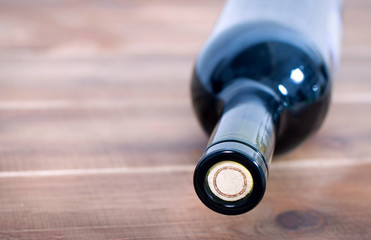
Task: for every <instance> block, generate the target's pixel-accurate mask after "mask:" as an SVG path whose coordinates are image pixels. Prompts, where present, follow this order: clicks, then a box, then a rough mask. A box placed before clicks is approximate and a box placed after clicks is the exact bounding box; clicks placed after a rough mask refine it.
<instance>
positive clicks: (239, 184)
mask: <svg viewBox="0 0 371 240" xmlns="http://www.w3.org/2000/svg"><path fill="white" fill-rule="evenodd" d="M207 183H208V185H209V188H210V190H211V192H212V193H213V194H214V195H215V196H216V197H218V198H220V199H222V200H224V201H228V202H234V201H238V200H241V199H243V198H244V197H246V196H247V195H248V194H249V193H250V192H251V190H252V188H253V179H252V176H251V173H250V171H249V170H247V169H246V168H245V167H244V166H243V165H241V164H239V163H237V162H233V161H223V162H219V163H217V164H215V165H214V166H212V167H211V168H210V170H209V172H208V174H207Z"/></svg>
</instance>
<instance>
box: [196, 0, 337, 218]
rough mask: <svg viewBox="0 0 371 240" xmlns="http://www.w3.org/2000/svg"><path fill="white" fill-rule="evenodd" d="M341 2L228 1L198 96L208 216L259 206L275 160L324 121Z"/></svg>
mask: <svg viewBox="0 0 371 240" xmlns="http://www.w3.org/2000/svg"><path fill="white" fill-rule="evenodd" d="M341 5H342V3H341V1H336V0H327V1H322V0H321V1H320V0H301V1H297V0H280V1H268V0H230V1H227V3H226V4H225V6H224V9H223V12H222V14H221V16H220V18H219V21H218V23H217V24H216V27H215V28H214V31H213V32H212V33H211V35H210V37H209V39H208V40H207V42H206V44H205V45H204V47H203V49H202V51H201V53H200V54H199V56H198V58H197V61H196V64H195V67H194V72H193V77H192V84H191V91H192V102H193V106H194V110H195V113H196V115H197V117H198V120H199V122H200V123H201V125H202V127H203V128H204V130H205V131H206V132H207V133H209V134H211V136H210V141H209V143H208V145H207V147H206V149H205V151H204V152H203V153H202V156H201V159H200V161H199V163H198V165H197V167H196V169H195V172H194V187H195V190H196V193H197V195H198V196H199V198H200V199H201V201H202V202H203V203H204V204H205V205H206V206H207V207H209V208H210V209H212V210H214V211H216V212H219V213H222V214H227V215H236V214H241V213H245V212H247V211H249V210H251V209H253V208H254V207H255V206H256V205H257V204H258V203H259V202H260V201H261V199H262V198H263V195H264V193H265V189H266V184H267V177H268V174H269V166H270V163H271V159H272V156H273V153H275V152H285V151H288V150H290V149H292V148H294V147H296V146H298V145H299V144H300V143H302V142H303V141H304V140H305V139H306V138H308V136H310V135H311V134H313V133H314V132H315V131H316V130H317V129H318V128H319V127H320V126H321V124H322V122H323V120H324V118H325V116H326V113H327V110H328V108H329V104H330V98H331V78H332V73H333V69H334V66H335V65H336V64H337V59H338V52H339V50H338V48H339V39H340V37H339V36H340V31H341V28H340V25H341V23H340V14H339V13H340V10H341Z"/></svg>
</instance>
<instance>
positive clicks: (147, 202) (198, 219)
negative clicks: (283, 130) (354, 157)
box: [0, 163, 371, 240]
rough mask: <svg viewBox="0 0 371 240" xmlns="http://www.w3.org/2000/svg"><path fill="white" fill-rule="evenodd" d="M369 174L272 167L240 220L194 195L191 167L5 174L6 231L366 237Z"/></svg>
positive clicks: (354, 169) (28, 235)
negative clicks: (258, 197)
mask: <svg viewBox="0 0 371 240" xmlns="http://www.w3.org/2000/svg"><path fill="white" fill-rule="evenodd" d="M370 171H371V165H370V164H365V165H352V164H349V165H344V166H342V165H338V166H331V167H323V166H321V165H320V164H319V165H312V166H311V167H308V166H304V167H300V164H299V165H290V163H283V164H281V165H280V164H273V168H272V171H271V176H270V181H269V185H268V189H267V193H266V196H265V198H264V200H263V202H262V203H261V204H260V205H259V206H258V207H257V208H256V209H254V210H253V211H252V212H250V213H248V214H245V215H240V216H235V217H228V216H222V215H219V214H216V213H213V212H212V211H210V210H208V209H207V208H206V207H204V206H202V204H201V202H200V201H199V200H198V199H197V197H196V196H195V194H194V192H193V187H192V181H191V180H192V171H189V170H185V171H178V172H174V171H171V172H169V171H163V172H158V173H152V174H149V173H127V174H110V175H84V174H82V175H76V176H69V177H68V176H65V177H15V178H4V177H0V186H1V192H0V212H1V215H0V236H1V237H2V238H5V239H7V238H13V239H56V238H69V239H115V238H119V239H148V238H155V239H195V238H197V239H198V238H200V239H244V238H249V239H250V238H252V239H310V238H314V237H316V238H318V237H319V238H326V239H347V240H348V239H368V238H370V237H371V235H370V231H369V229H370V226H371V225H370V224H371V219H370V214H371V210H370V209H371V208H370V207H369V206H370V205H369V204H370V200H371V199H370V198H371V195H370V192H371V187H370V184H367V182H366V181H365V179H368V176H369V172H370ZM355 196H356V197H355ZM345 209H346V211H344V210H345Z"/></svg>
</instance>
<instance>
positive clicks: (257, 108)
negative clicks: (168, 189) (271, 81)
mask: <svg viewBox="0 0 371 240" xmlns="http://www.w3.org/2000/svg"><path fill="white" fill-rule="evenodd" d="M220 97H221V98H222V99H223V100H224V102H225V105H224V109H223V113H222V117H221V119H220V120H219V122H218V124H217V125H216V127H215V128H214V131H213V133H212V135H211V137H210V140H209V143H208V146H212V145H215V144H217V143H220V142H230V141H232V142H239V143H243V144H245V145H248V146H249V147H251V148H252V149H254V150H255V151H256V152H258V154H261V156H262V158H263V159H264V161H265V164H266V167H267V168H268V166H269V164H270V162H271V159H272V156H273V152H274V146H275V139H276V133H275V132H276V127H275V125H276V123H277V118H278V114H279V100H278V98H277V97H276V94H275V93H274V92H273V91H272V90H270V89H269V88H268V87H266V86H264V85H262V84H260V83H258V82H256V81H250V80H247V79H240V80H236V81H233V83H232V84H231V85H230V86H228V87H226V89H225V90H223V91H222V92H221V94H220Z"/></svg>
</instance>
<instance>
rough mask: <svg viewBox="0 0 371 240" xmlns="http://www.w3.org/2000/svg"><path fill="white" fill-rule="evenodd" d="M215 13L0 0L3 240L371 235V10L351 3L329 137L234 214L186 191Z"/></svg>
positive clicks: (110, 0) (281, 160) (174, 5)
mask: <svg viewBox="0 0 371 240" xmlns="http://www.w3.org/2000/svg"><path fill="white" fill-rule="evenodd" d="M223 3H224V1H221V0H204V1H195V0H188V1H168V0H153V1H143V0H135V1H134V0H132V1H130V0H107V1H98V0H91V1H87V0H75V1H58V0H32V1H31V0H25V1H11V0H0V239H150V238H154V239H246V238H249V239H311V238H317V239H347V240H348V239H370V238H371V230H370V229H371V218H370V216H371V210H370V209H371V208H370V202H371V186H370V184H369V182H370V181H371V175H370V174H369V172H370V171H371V149H370V147H369V146H370V144H371V125H370V123H371V111H370V110H371V81H369V78H370V75H371V70H370V66H371V28H370V24H369V23H370V22H371V1H370V0H351V1H345V6H344V37H343V46H342V59H341V62H340V68H339V71H338V72H337V74H336V79H335V81H334V83H335V84H334V95H333V104H332V106H331V110H330V113H329V115H328V117H327V119H326V122H325V124H324V126H323V127H322V128H321V130H320V131H319V132H318V133H317V134H316V135H315V136H314V137H312V138H311V139H310V140H308V141H307V142H305V143H304V144H303V145H302V146H300V147H299V148H297V149H296V150H294V151H292V152H290V153H288V154H285V155H281V156H277V157H275V159H274V161H273V164H272V168H271V169H272V170H271V175H270V180H269V183H268V189H267V192H266V196H265V198H264V200H263V201H262V203H261V204H260V205H259V206H258V207H257V208H256V209H254V210H253V211H252V212H250V213H248V214H245V215H241V216H236V217H227V216H222V215H219V214H217V213H214V212H211V211H210V210H209V209H207V208H206V207H205V206H203V205H202V204H201V202H200V201H199V200H198V198H197V196H196V194H195V193H194V190H193V185H192V174H193V169H194V166H195V165H196V164H197V161H198V158H199V156H200V154H201V152H202V151H203V149H204V147H205V145H206V143H207V136H206V135H205V134H204V133H203V131H202V130H201V128H200V127H199V126H198V123H197V122H196V119H195V117H194V115H193V112H192V107H191V101H190V93H189V84H190V76H191V72H192V67H193V63H194V60H195V58H196V56H197V53H198V51H199V50H200V48H201V47H202V45H203V43H204V41H205V40H206V38H207V36H208V35H209V33H210V32H211V30H212V27H213V26H214V23H215V21H216V19H217V17H218V15H219V12H220V10H221V8H222V5H223Z"/></svg>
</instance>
